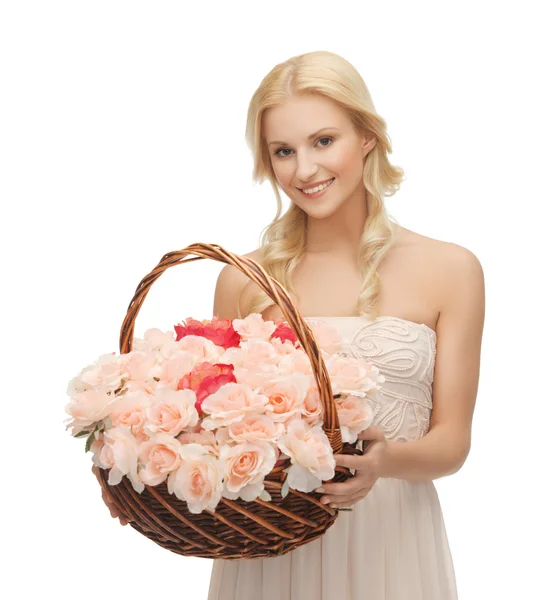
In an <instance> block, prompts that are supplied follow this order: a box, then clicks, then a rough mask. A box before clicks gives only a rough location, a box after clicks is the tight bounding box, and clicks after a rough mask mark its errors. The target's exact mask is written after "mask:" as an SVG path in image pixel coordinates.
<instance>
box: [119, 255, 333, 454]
mask: <svg viewBox="0 0 553 600" xmlns="http://www.w3.org/2000/svg"><path fill="white" fill-rule="evenodd" d="M189 254H193V255H195V256H194V257H192V258H185V257H186V256H188V255H189ZM203 258H211V259H212V260H216V261H218V262H222V263H227V264H231V265H234V266H235V267H236V268H237V269H239V270H240V271H242V273H244V275H246V276H247V277H249V278H250V279H251V280H252V281H254V282H255V283H257V284H258V285H259V286H260V287H261V288H262V289H263V290H264V291H265V293H266V294H267V295H268V296H269V297H270V298H271V299H272V300H273V302H275V303H276V304H277V305H278V306H279V307H280V309H281V310H282V312H283V314H284V318H285V319H286V321H287V322H288V324H289V326H290V327H291V328H292V329H293V331H294V333H295V334H296V336H297V338H298V341H299V342H300V344H301V345H302V347H303V349H304V350H305V352H306V353H307V356H308V357H309V360H310V362H311V366H312V367H313V373H314V375H315V381H316V383H317V387H318V388H319V394H320V398H321V402H322V404H323V408H324V418H323V431H324V432H325V434H326V436H327V437H328V440H329V442H330V446H331V447H332V450H333V452H334V454H336V453H340V452H342V450H343V443H342V435H341V432H340V425H339V421H338V413H337V410H336V404H335V402H334V396H333V393H332V386H331V383H330V378H329V375H328V371H327V369H326V365H325V363H324V362H323V360H322V358H321V354H320V351H319V348H318V346H317V344H316V342H315V340H314V339H313V333H312V331H311V329H310V327H309V325H307V323H306V322H305V321H304V319H303V318H302V317H301V316H300V315H299V314H298V311H297V310H296V308H295V306H294V304H293V302H292V300H291V299H290V296H289V294H288V292H287V291H286V290H285V289H284V287H283V286H282V285H281V284H280V283H279V282H278V281H277V280H276V279H274V278H273V277H271V276H270V275H269V274H268V273H267V272H266V271H265V269H264V268H263V267H262V266H261V265H260V264H259V263H258V262H256V261H255V260H252V259H251V258H247V257H241V256H238V255H236V254H233V253H232V252H229V251H228V250H225V249H224V248H222V247H221V246H219V245H218V244H205V243H196V244H190V246H187V247H186V248H183V249H182V250H175V251H174V252H168V253H167V254H165V255H164V256H163V257H162V259H161V260H160V261H159V264H158V265H157V267H155V268H154V269H153V270H152V271H151V272H150V273H149V274H148V275H146V277H144V278H143V279H142V281H141V282H140V283H139V284H138V287H137V288H136V291H135V293H134V297H133V299H132V300H131V303H130V304H129V307H128V309H127V315H126V316H125V320H124V321H123V325H122V326H121V333H120V337H119V349H120V353H121V354H126V353H128V352H131V350H132V339H133V336H134V322H135V320H136V317H137V315H138V312H139V311H140V307H141V306H142V303H143V302H144V300H145V298H146V295H147V294H148V291H149V290H150V288H151V287H152V285H153V283H154V281H156V279H158V277H160V276H161V274H162V273H164V272H165V270H166V269H168V268H170V267H174V266H175V265H178V264H180V263H185V262H189V261H194V260H200V259H203Z"/></svg>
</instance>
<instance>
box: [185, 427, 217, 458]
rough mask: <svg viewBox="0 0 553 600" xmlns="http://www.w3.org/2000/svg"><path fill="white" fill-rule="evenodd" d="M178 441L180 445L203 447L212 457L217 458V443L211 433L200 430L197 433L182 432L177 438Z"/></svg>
mask: <svg viewBox="0 0 553 600" xmlns="http://www.w3.org/2000/svg"><path fill="white" fill-rule="evenodd" d="M178 440H179V442H181V444H200V445H201V446H204V447H205V448H206V449H207V451H208V452H210V453H211V454H213V456H216V457H218V456H219V446H218V441H217V439H216V437H215V434H214V433H213V431H206V430H205V429H200V431H197V432H194V431H189V432H184V433H181V434H180V435H179V436H178Z"/></svg>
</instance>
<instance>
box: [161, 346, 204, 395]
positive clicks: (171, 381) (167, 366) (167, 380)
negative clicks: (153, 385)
mask: <svg viewBox="0 0 553 600" xmlns="http://www.w3.org/2000/svg"><path fill="white" fill-rule="evenodd" d="M196 362H197V358H196V357H195V356H194V354H192V353H191V352H188V351H186V350H178V351H177V352H174V353H172V354H171V357H170V358H168V359H166V360H165V361H164V362H162V363H161V364H159V365H157V366H156V367H155V369H153V371H152V375H153V376H154V377H156V378H157V379H158V380H159V383H158V386H159V387H160V388H165V389H171V390H177V389H180V388H179V387H178V385H179V381H180V380H181V379H182V377H183V376H184V375H186V373H190V371H191V370H192V369H193V368H194V365H195V364H196Z"/></svg>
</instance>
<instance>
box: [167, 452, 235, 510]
mask: <svg viewBox="0 0 553 600" xmlns="http://www.w3.org/2000/svg"><path fill="white" fill-rule="evenodd" d="M180 456H181V465H180V467H179V468H178V469H177V470H176V471H173V472H172V473H171V474H170V475H169V477H168V479H167V489H168V490H169V493H171V494H175V496H176V497H177V498H179V500H182V501H183V502H186V503H187V504H188V510H189V511H190V512H191V513H193V514H199V513H201V512H202V511H204V510H207V511H211V512H212V511H214V510H215V508H216V507H217V504H219V501H220V499H221V494H222V491H223V469H222V464H221V462H220V461H219V459H218V458H217V457H215V456H213V454H211V452H209V450H208V449H207V448H206V447H205V446H202V445H201V444H194V443H192V444H185V445H183V446H182V447H181V449H180Z"/></svg>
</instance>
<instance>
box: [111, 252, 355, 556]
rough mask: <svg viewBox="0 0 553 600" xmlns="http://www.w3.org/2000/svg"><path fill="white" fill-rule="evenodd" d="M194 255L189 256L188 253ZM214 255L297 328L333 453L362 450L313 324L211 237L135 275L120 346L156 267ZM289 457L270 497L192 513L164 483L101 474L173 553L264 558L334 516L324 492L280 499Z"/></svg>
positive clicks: (313, 534) (145, 530)
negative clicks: (351, 435)
mask: <svg viewBox="0 0 553 600" xmlns="http://www.w3.org/2000/svg"><path fill="white" fill-rule="evenodd" d="M188 255H194V257H192V258H185V257H187V256H188ZM203 258H211V259H213V260H217V261H219V262H223V263H227V264H232V265H234V266H235V267H236V268H237V269H239V270H240V271H242V272H243V273H244V274H245V275H247V276H248V277H249V278H250V279H251V280H252V281H255V282H256V283H257V284H258V285H259V286H260V287H261V288H262V289H263V290H264V291H265V292H266V293H267V295H268V296H269V297H270V298H271V299H272V300H273V301H274V302H275V303H276V304H277V305H278V306H279V307H280V309H281V310H282V312H283V315H284V318H285V319H286V320H287V322H288V325H289V326H290V327H291V328H292V329H293V330H294V332H295V333H296V335H297V337H298V340H299V341H300V343H301V345H302V347H303V348H304V350H305V351H306V353H307V355H308V356H309V359H310V361H311V365H312V367H313V373H314V375H315V380H316V383H317V387H318V389H319V393H320V397H321V401H322V403H323V407H324V424H323V430H324V432H325V434H326V435H327V437H328V439H329V442H330V445H331V447H332V449H333V452H334V454H358V455H359V454H362V451H361V450H359V449H357V448H356V447H355V445H353V444H349V443H345V444H343V443H342V436H341V434H340V426H339V423H338V415H337V412H336V405H335V403H334V398H333V394H332V387H331V384H330V379H329V376H328V372H327V370H326V366H325V364H324V362H323V360H322V359H321V355H320V353H319V348H318V347H317V344H316V343H315V341H314V339H313V335H312V331H311V329H310V328H309V326H308V325H307V324H306V322H305V321H304V320H303V319H302V317H301V316H300V315H299V314H298V313H297V311H296V309H295V307H294V305H293V304H292V301H291V299H290V297H289V295H288V293H287V292H286V290H285V289H284V288H283V287H282V285H281V284H280V283H279V282H278V281H276V280H275V279H273V278H272V277H271V276H269V275H268V274H267V272H266V271H265V270H264V269H263V268H262V267H261V265H260V264H259V263H257V262H256V261H254V260H251V259H249V258H243V257H240V256H237V255H235V254H233V253H231V252H229V251H227V250H225V249H223V248H222V247H221V246H219V245H216V244H204V243H197V244H191V245H190V246H188V247H186V248H184V249H183V250H178V251H175V252H169V253H168V254H165V256H163V258H162V259H161V261H160V262H159V264H158V265H157V267H155V268H154V269H153V270H152V272H151V273H149V274H148V275H147V276H146V277H144V279H142V281H141V282H140V284H139V286H138V288H137V289H136V292H135V295H134V297H133V299H132V301H131V303H130V304H129V308H128V311H127V315H126V317H125V320H124V322H123V325H122V327H121V333H120V340H119V347H120V353H121V354H126V353H128V352H130V351H131V350H132V339H133V333H134V322H135V319H136V316H137V314H138V312H139V310H140V307H141V306H142V303H143V302H144V299H145V298H146V295H147V294H148V290H149V289H150V287H151V286H152V284H153V283H154V281H156V279H157V278H158V277H160V276H161V274H162V273H163V272H164V271H165V270H166V269H168V268H169V267H173V266H175V265H178V264H180V263H184V262H188V261H194V260H199V259H203ZM289 464H290V459H287V460H286V462H285V463H284V464H280V465H278V466H276V467H275V468H274V469H273V470H272V471H271V472H270V473H269V474H268V475H267V476H266V477H265V480H264V485H265V489H266V490H267V492H268V493H269V494H270V495H271V500H272V501H271V502H266V501H264V500H261V499H260V498H256V499H255V500H253V501H251V502H247V501H244V500H242V499H240V498H239V499H237V500H229V499H227V498H224V497H221V500H220V502H219V504H218V506H217V509H216V511H215V512H213V513H210V512H207V511H204V512H202V513H199V514H193V513H190V512H189V511H188V508H187V504H186V503H185V502H183V501H181V500H179V499H178V498H177V497H176V496H175V495H174V494H170V493H169V491H168V490H167V482H166V481H165V482H164V483H161V484H159V485H157V486H154V487H152V486H148V485H146V486H145V488H144V491H143V492H142V493H141V494H139V493H137V492H136V491H135V490H134V489H133V487H132V485H131V482H130V481H129V480H128V478H127V477H123V479H122V480H121V482H120V483H119V484H117V485H109V484H108V483H107V479H108V470H105V469H100V471H99V472H100V478H99V479H100V481H101V484H102V487H103V488H104V489H105V491H106V493H107V494H108V497H109V498H110V499H111V501H112V502H113V503H114V504H115V506H116V507H117V508H118V509H119V511H120V512H121V513H122V514H123V515H124V516H125V517H126V518H127V519H129V523H130V525H131V527H133V528H134V529H136V530H137V531H139V532H140V533H142V534H143V535H145V536H146V537H148V538H150V539H151V540H153V541H154V542H155V543H156V544H159V545H160V546H162V547H163V548H166V549H167V550H171V552H175V553H177V554H182V555H183V556H196V557H203V558H223V559H228V560H235V559H246V558H268V557H274V556H279V555H282V554H286V553H287V552H290V550H293V549H294V548H297V547H299V546H302V545H303V544H307V543H309V542H311V541H312V540H315V539H317V538H318V537H320V536H321V535H323V534H324V533H325V531H326V530H327V529H328V528H329V527H330V526H331V525H332V524H333V523H334V521H335V520H336V518H337V517H338V515H339V512H338V509H333V508H331V507H329V506H328V505H324V504H321V502H320V498H321V494H320V493H316V492H312V493H309V494H306V493H303V492H299V491H297V490H294V489H292V488H290V489H289V493H288V495H287V496H286V497H285V498H283V497H282V495H281V488H282V485H283V483H284V481H285V479H286V476H287V473H286V472H284V471H283V470H284V469H285V468H286V467H287V466H289ZM350 477H352V474H351V472H350V470H349V469H347V468H345V467H341V466H336V469H335V476H334V478H333V479H332V482H343V481H346V480H347V479H349V478H350Z"/></svg>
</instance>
